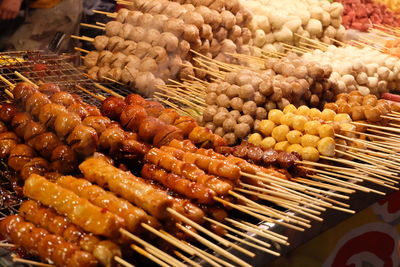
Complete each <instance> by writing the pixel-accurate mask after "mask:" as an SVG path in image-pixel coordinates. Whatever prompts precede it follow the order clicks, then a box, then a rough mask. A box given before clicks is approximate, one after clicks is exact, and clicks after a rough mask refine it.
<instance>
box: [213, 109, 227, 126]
mask: <svg viewBox="0 0 400 267" xmlns="http://www.w3.org/2000/svg"><path fill="white" fill-rule="evenodd" d="M227 117H228V114H227V113H225V112H218V113H217V114H215V116H214V118H213V122H214V124H215V126H222V124H223V123H224V121H225V120H226V118H227Z"/></svg>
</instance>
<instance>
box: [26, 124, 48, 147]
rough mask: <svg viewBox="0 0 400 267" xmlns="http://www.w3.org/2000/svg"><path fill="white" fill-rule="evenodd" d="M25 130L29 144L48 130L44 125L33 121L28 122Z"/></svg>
mask: <svg viewBox="0 0 400 267" xmlns="http://www.w3.org/2000/svg"><path fill="white" fill-rule="evenodd" d="M25 129H26V130H25V133H24V140H25V142H28V141H29V140H31V139H32V138H35V137H36V136H38V135H40V134H42V133H44V132H45V131H46V128H45V127H44V126H43V125H42V124H40V123H37V122H35V121H33V120H31V121H30V122H28V124H27V125H26V127H25Z"/></svg>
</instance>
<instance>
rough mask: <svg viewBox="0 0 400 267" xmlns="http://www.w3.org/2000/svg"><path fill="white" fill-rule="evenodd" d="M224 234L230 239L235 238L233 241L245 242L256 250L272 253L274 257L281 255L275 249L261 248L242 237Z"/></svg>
mask: <svg viewBox="0 0 400 267" xmlns="http://www.w3.org/2000/svg"><path fill="white" fill-rule="evenodd" d="M226 236H227V237H229V238H231V239H233V240H235V241H237V242H240V243H243V244H246V245H248V246H250V247H253V248H256V249H258V250H261V251H264V252H267V253H269V254H272V255H274V256H276V257H279V256H280V255H281V254H280V253H279V252H276V251H273V250H270V249H267V248H263V247H260V246H257V245H256V244H254V243H251V242H248V241H246V240H244V239H240V238H239V237H236V236H234V235H231V234H227V235H226Z"/></svg>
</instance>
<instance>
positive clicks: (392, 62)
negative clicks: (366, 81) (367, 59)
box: [385, 57, 398, 70]
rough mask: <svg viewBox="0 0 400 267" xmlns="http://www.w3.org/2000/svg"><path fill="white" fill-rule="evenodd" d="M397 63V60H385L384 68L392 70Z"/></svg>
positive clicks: (392, 58) (391, 58)
mask: <svg viewBox="0 0 400 267" xmlns="http://www.w3.org/2000/svg"><path fill="white" fill-rule="evenodd" d="M397 61H398V59H397V58H394V57H390V58H388V59H386V61H385V66H386V67H388V68H389V69H391V70H392V69H393V68H394V66H395V65H396V62H397Z"/></svg>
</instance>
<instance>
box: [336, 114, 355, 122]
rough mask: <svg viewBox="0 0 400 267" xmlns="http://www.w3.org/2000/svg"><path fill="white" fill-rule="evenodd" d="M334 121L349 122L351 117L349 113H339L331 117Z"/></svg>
mask: <svg viewBox="0 0 400 267" xmlns="http://www.w3.org/2000/svg"><path fill="white" fill-rule="evenodd" d="M333 121H334V122H351V118H350V115H349V114H345V113H340V114H336V115H335V118H334V119H333Z"/></svg>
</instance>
